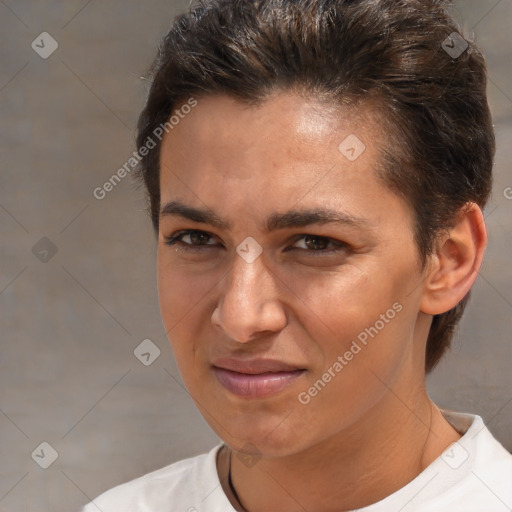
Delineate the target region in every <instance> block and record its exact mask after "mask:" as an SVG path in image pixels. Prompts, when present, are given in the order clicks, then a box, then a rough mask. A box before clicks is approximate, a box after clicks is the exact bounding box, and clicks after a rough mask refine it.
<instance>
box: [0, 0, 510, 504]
mask: <svg viewBox="0 0 512 512" xmlns="http://www.w3.org/2000/svg"><path fill="white" fill-rule="evenodd" d="M187 6H188V1H163V0H155V1H152V2H138V1H135V0H128V1H126V0H124V1H121V0H108V1H103V2H100V1H98V0H92V1H87V0H72V1H67V2H57V1H48V0H46V1H44V0H40V1H36V0H33V1H28V0H26V1H24V0H22V1H14V0H4V1H0V34H1V38H2V40H1V44H0V70H1V73H0V112H1V117H0V118H1V125H0V130H1V135H0V140H1V157H0V165H1V174H0V237H1V246H0V318H1V328H0V329H1V330H0V333H1V346H0V366H1V369H0V509H4V510H8V511H11V510H12V511H20V512H21V511H52V512H64V511H70V510H77V509H78V508H79V507H80V505H82V504H84V503H85V502H87V501H89V499H90V498H93V497H94V496H96V495H97V494H99V493H100V492H102V491H104V490H105V489H107V488H110V487H112V486H114V485H116V484H118V483H120V482H123V481H126V480H128V479H131V478H133V477H136V476H138V475H141V474H143V473H146V472H148V471H150V470H153V469H156V468H159V467H161V466H164V465H167V464H169V463H171V462H173V461H176V460H178V459H182V458H185V457H188V456H192V455H195V454H198V453H201V452H204V451H207V450H208V449H209V448H210V447H212V446H213V445H214V444H215V443H217V441H218V439H217V437H216V436H215V435H214V434H213V433H212V432H211V431H210V430H209V428H208V427H207V425H206V423H205V422H204V421H203V419H202V418H201V417H200V415H199V413H198V412H197V411H196V409H195V407H194V405H193V403H192V401H191V400H190V398H189V397H188V395H187V393H186V391H185V390H184V389H183V388H182V386H181V379H180V377H179V375H178V372H177V371H176V367H175V364H174V361H173V358H172V354H171V351H170V348H169V346H168V342H167V339H166V337H165V332H164V329H163V326H162V324H161V320H160V316H159V310H158V303H157V296H156V281H155V269H154V264H155V241H154V237H153V233H152V231H151V227H150V223H149V219H148V218H146V216H145V213H144V208H145V202H144V199H143V195H142V189H139V190H137V189H136V187H135V184H134V183H133V182H132V181H131V178H130V177H127V178H125V179H124V180H123V181H122V182H121V183H120V184H119V185H118V186H117V187H116V188H115V189H114V190H112V191H111V192H110V193H109V194H107V196H106V197H105V198H104V199H103V200H97V199H95V198H94V197H93V195H92V191H93V189H94V188H95V187H98V186H101V185H102V184H103V183H104V182H105V181H106V180H107V179H108V178H109V177H110V176H111V175H112V174H113V173H115V172H116V170H117V169H118V168H119V167H121V166H122V165H123V164H124V163H125V162H126V161H127V159H128V158H129V157H130V155H131V153H132V151H133V150H134V148H133V136H134V133H135V132H134V128H135V123H136V119H137V115H138V113H139V111H140V109H141V107H142V105H143V101H144V96H145V87H146V83H145V82H144V81H143V80H141V79H140V76H141V75H144V73H145V70H146V69H147V67H148V65H149V63H150V61H151V60H152V58H153V56H154V54H155V50H156V45H157V44H158V42H159V40H160V38H161V37H162V36H163V35H164V33H166V32H167V30H168V29H169V27H170V24H171V22H172V19H173V17H174V14H175V13H177V12H179V11H182V10H184V9H185V8H187ZM456 6H457V16H458V17H459V20H460V22H461V24H462V26H463V27H464V29H465V34H466V35H467V36H471V34H472V33H473V34H474V38H475V39H476V40H477V42H478V43H479V44H480V45H481V47H482V48H483V50H484V52H485V53H486V55H487V58H488V62H489V69H490V83H489V95H490V102H491V106H492V110H493V113H494V116H495V117H494V118H495V124H496V132H497V139H498V148H499V149H498V154H497V160H496V178H495V187H494V195H493V199H492V201H491V203H490V205H489V206H488V208H487V210H486V214H487V223H488V228H489V233H490V242H489V248H488V251H487V256H486V262H485V265H484V267H483V269H482V272H481V274H480V277H479V278H478V280H477V283H476V286H475V288H474V296H473V299H472V301H471V304H470V306H469V310H468V312H467V314H466V316H465V319H464V321H463V324H462V327H461V329H460V332H459V333H458V335H457V337H456V339H455V340H454V344H453V351H452V353H451V354H449V355H448V356H447V357H446V358H445V359H444V361H443V362H442V363H441V364H440V366H439V368H438V369H437V370H436V371H435V372H434V373H433V374H432V375H431V376H430V378H429V389H430V392H431V395H432V397H433V399H434V400H435V401H436V402H437V403H438V404H439V405H441V406H444V407H449V408H453V409H456V410H462V411H467V412H472V413H477V414H480V415H482V416H483V417H484V419H485V421H486V422H487V424H488V425H489V428H490V429H491V431H492V432H493V433H494V434H495V435H496V437H497V438H498V439H499V440H500V441H501V442H502V443H503V444H504V445H505V446H506V447H507V448H508V449H510V450H512V429H511V426H512V386H511V384H512V373H511V372H510V361H511V355H512V348H511V344H510V342H509V340H510V329H511V327H512V322H511V317H512V267H511V264H510V263H511V258H510V254H511V252H512V235H511V224H512V215H511V213H512V200H507V199H506V198H505V196H504V190H505V189H506V188H507V187H512V173H511V172H510V162H511V161H512V144H511V143H510V142H511V135H512V100H511V98H512V68H511V66H510V61H511V59H512V48H511V39H510V32H509V26H510V23H511V21H512V0H501V1H497V0H492V1H482V0H466V1H460V2H457V4H456ZM43 31H47V32H49V33H50V34H51V35H52V37H53V38H55V39H56V40H57V42H58V44H59V47H58V49H57V50H56V51H55V53H53V54H52V55H51V56H50V57H49V58H47V59H43V58H41V57H40V56H39V55H38V54H37V53H36V52H35V51H34V50H33V49H32V48H31V42H32V41H33V40H34V39H35V38H36V37H37V36H38V35H39V34H40V33H41V32H43ZM43 237H47V238H48V239H50V240H51V242H52V243H53V244H54V245H55V247H56V249H57V252H56V253H55V254H54V255H53V256H52V253H51V251H50V252H49V253H48V255H47V256H46V258H47V260H48V261H46V262H44V261H40V259H38V258H37V257H36V256H35V255H34V254H33V247H34V246H35V245H36V244H37V243H38V241H39V240H40V239H41V238H43ZM39 243H40V244H43V245H42V246H41V245H38V246H36V247H38V248H39V250H40V251H41V250H44V249H45V248H46V249H47V250H49V246H48V245H46V246H45V244H47V242H44V241H43V242H39ZM40 257H43V255H40ZM144 339H151V340H152V341H153V342H154V343H155V344H156V345H157V346H158V347H159V349H160V350H161V355H160V357H159V358H158V359H156V360H155V362H153V363H152V364H151V365H150V366H144V365H143V364H142V363H141V362H140V361H139V360H138V359H136V357H135V356H134V354H133V351H134V349H135V348H136V347H137V346H138V345H139V343H141V341H142V340H144ZM43 441H45V442H48V443H50V445H51V446H52V447H53V448H54V449H55V450H56V451H57V453H58V458H57V459H56V461H55V462H54V463H53V464H52V465H51V466H50V467H49V468H48V469H42V468H41V467H39V465H38V464H36V462H35V460H34V459H33V458H32V456H31V454H32V452H33V451H34V450H35V449H36V448H37V447H38V446H39V445H40V443H41V442H43ZM43 451H44V449H43ZM35 453H36V454H37V453H39V455H40V457H39V459H37V457H36V456H34V458H35V459H36V460H39V461H43V459H44V460H46V461H48V457H49V453H50V452H49V451H48V449H47V450H46V452H44V457H43V456H42V455H41V451H40V448H39V449H38V450H36V452H35Z"/></svg>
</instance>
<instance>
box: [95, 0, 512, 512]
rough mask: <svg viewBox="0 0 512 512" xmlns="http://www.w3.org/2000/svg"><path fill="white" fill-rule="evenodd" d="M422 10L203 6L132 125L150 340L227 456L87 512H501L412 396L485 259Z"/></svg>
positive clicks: (214, 1)
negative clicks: (161, 348) (159, 335)
mask: <svg viewBox="0 0 512 512" xmlns="http://www.w3.org/2000/svg"><path fill="white" fill-rule="evenodd" d="M485 90H486V71H485V64H484V59H483V57H482V55H481V53H480V51H479V50H478V48H477V47H476V46H475V45H474V44H472V43H469V42H467V41H465V40H464V39H463V37H462V36H461V35H460V34H459V33H458V32H457V29H456V27H455V25H454V23H453V21H452V20H451V18H450V17H449V15H448V14H447V12H446V5H445V2H442V1H440V0H426V1H425V0H422V1H420V0H409V1H405V0H402V1H397V0H381V1H379V2H377V1H373V0H359V1H357V0H356V1H349V0H300V1H291V0H254V1H250V0H246V1H243V0H238V1H233V0H211V1H203V2H200V3H199V4H198V5H197V6H196V7H195V8H193V9H191V10H190V11H189V12H188V13H186V14H183V15H181V16H180V17H178V18H177V19H176V20H175V23H174V26H173V27H172V29H171V31H170V32H169V34H168V35H167V36H166V38H165V39H164V41H163V44H162V46H161V48H160V51H159V55H158V57H157V59H156V61H155V64H154V68H153V83H152V86H151V90H150V93H149V97H148V100H147V104H146V107H145V109H144V111H143V112H142V114H141V117H140V120H139V131H138V137H137V145H138V152H139V154H140V155H141V157H142V163H141V167H140V177H141V178H142V180H143V182H144V184H145V186H146V189H147V192H148V197H149V202H150V213H151V218H152V222H153V226H154V228H155V232H156V234H157V236H158V261H157V269H158V289H159V300H160V307H161V313H162V318H163V322H164V325H165V328H166V331H167V334H168V337H169V340H170V342H171V345H172V347H173V350H174V354H175V357H176V361H177V364H178V367H179V369H180V373H181V375H182V377H183V381H184V383H185V385H186V387H187V389H188V391H189V393H190V395H191V397H192V399H193V400H194V401H195V403H196V405H197V407H198V408H199V410H200V412H201V413H202V415H203V416H204V418H205V420H206V421H207V422H208V423H209V425H210V426H211V428H212V429H213V430H214V431H215V432H216V433H217V435H218V436H219V437H220V438H221V439H222V440H223V443H221V444H219V445H218V446H216V447H214V448H213V449H212V450H211V451H210V452H209V453H208V454H204V455H200V456H198V457H193V458H190V459H187V460H184V461H180V462H178V463H175V464H172V465H170V466H168V467H166V468H163V469H161V470H158V471H156V472H153V473H150V474H148V475H146V476H143V477H141V478H139V479H136V480H134V481H132V482H129V483H126V484H123V485H121V486H119V487H116V488H114V489H112V490H110V491H108V492H106V493H105V494H103V495H102V496H100V497H99V498H97V499H96V500H95V501H94V503H91V504H90V505H88V506H87V507H86V509H85V510H86V511H87V512H89V511H92V510H97V508H99V509H100V510H102V511H103V512H110V511H112V512H113V511H119V512H127V511H130V512H134V511H138V510H140V511H159V512H162V511H164V510H168V511H181V510H183V511H187V510H188V511H190V512H192V511H198V512H203V511H207V512H213V511H219V512H227V511H231V512H232V511H250V512H268V511H285V512H295V511H304V510H308V511H315V512H333V511H349V510H356V509H357V510H364V511H372V512H376V511H382V512H384V511H385V512H390V511H398V510H400V511H436V512H440V511H441V512H442V511H446V512H448V511H449V512H455V511H486V512H489V511H509V510H510V509H511V508H512V485H511V483H512V455H510V454H509V453H508V452H507V451H506V450H505V449H504V448H503V447H502V446H501V445H500V444H499V443H498V441H496V440H495V439H494V438H493V436H492V434H491V433H490V432H489V430H488V429H487V427H486V426H485V425H484V423H483V421H482V419H481V418H480V417H479V416H475V415H471V414H462V413H455V412H450V411H442V410H440V409H439V408H438V407H437V406H436V405H435V404H433V403H432V401H431V400H430V399H429V397H428V395H427V392H426V388H425V376H426V374H427V373H428V372H429V371H431V370H432V368H433V367H434V366H435V365H436V364H437V363H438V361H439V360H440V358H441V357H442V355H443V353H444V352H445V350H446V349H447V348H448V347H449V344H450V339H451V336H452V333H453V330H454V328H455V327H456V326H457V324H458V322H459V320H460V318H461V315H462V313H463V310H464V306H465V304H466V302H467V299H468V297H469V292H470V289H471V286H472V285H473V283H474V282H475V279H476V277H477V275H478V270H479V268H480V266H481V263H482V258H483V253H484V249H485V246H486V241H487V235H486V229H485V223H484V219H483V214H482V210H483V208H484V206H485V204H486V201H487V199H488V196H489V193H490V190H491V181H492V175H491V171H492V163H493V156H494V134H493V130H492V121H491V116H490V113H489V108H488V105H487V99H486V93H485Z"/></svg>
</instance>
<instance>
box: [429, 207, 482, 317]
mask: <svg viewBox="0 0 512 512" xmlns="http://www.w3.org/2000/svg"><path fill="white" fill-rule="evenodd" d="M486 245H487V230H486V228H485V221H484V217H483V214H482V210H481V209H480V207H479V206H478V205H477V204H475V203H467V204H466V205H465V206H464V207H463V208H462V209H461V210H460V213H459V215H458V220H457V222H456V224H455V225H454V226H453V227H452V228H450V229H449V230H448V231H446V232H443V234H441V235H440V236H439V238H438V240H437V242H436V249H435V251H434V253H433V254H432V255H431V259H430V262H429V265H428V267H427V271H426V276H425V280H424V292H423V298H422V301H421V311H422V312H423V313H426V314H430V315H438V314H441V313H445V312H446V311H449V310H450V309H452V308H454V307H455V306H456V305H457V304H458V303H459V302H460V301H461V300H462V299H463V298H464V297H465V295H466V294H467V293H468V292H469V290H470V289H471V287H472V286H473V283H474V282H475V280H476V278H477V276H478V272H479V270H480V267H481V265H482V260H483V255H484V252H485V247H486Z"/></svg>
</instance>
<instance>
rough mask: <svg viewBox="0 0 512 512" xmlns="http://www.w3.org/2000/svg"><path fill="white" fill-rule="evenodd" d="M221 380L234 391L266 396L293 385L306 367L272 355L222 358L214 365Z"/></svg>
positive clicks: (252, 396)
mask: <svg viewBox="0 0 512 512" xmlns="http://www.w3.org/2000/svg"><path fill="white" fill-rule="evenodd" d="M212 369H213V373H214V374H215V376H216V378H217V380H218V381H219V383H220V384H221V385H222V386H223V387H224V388H225V389H227V390H228V391H229V392H231V393H233V394H234V395H237V396H240V397H244V398H264V397H267V396H270V395H273V394H276V393H278V392H280V391H282V390H284V389H285V388H287V387H288V386H290V385H291V384H292V383H293V382H294V381H295V380H296V379H297V378H298V377H300V376H301V375H303V374H304V373H305V371H306V370H305V369H304V368H299V367H297V366H294V365H290V364H288V363H285V362H283V361H277V360H270V359H251V360H242V359H234V358H230V359H222V360H218V361H216V362H215V364H214V365H213V366H212Z"/></svg>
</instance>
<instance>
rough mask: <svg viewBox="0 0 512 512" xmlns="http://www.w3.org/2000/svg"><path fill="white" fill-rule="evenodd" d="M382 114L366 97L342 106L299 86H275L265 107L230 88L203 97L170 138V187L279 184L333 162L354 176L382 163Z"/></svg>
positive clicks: (310, 176)
mask: <svg viewBox="0 0 512 512" xmlns="http://www.w3.org/2000/svg"><path fill="white" fill-rule="evenodd" d="M178 108H179V107H178ZM375 118H376V115H375V113H374V112H373V111H372V109H371V108H370V107H369V106H368V105H365V104H360V105H357V106H343V107H340V106H337V105H334V104H332V103H321V102H320V101H317V100H314V99H311V98H305V97H304V96H301V95H299V94H295V93H286V92H280V93H275V94H273V95H272V96H270V97H269V98H268V99H266V100H265V101H264V102H263V103H262V104H261V105H259V106H253V105H247V104H244V103H242V102H240V101H237V100H236V99H234V98H231V97H229V96H225V95H216V96H206V97H201V98H198V104H197V106H196V107H195V108H194V109H193V110H192V111H191V112H190V113H188V114H187V115H186V116H183V118H182V119H181V121H180V123H179V124H178V125H177V126H174V127H173V129H172V130H170V131H169V133H168V134H166V135H165V137H164V139H163V143H162V147H161V153H160V163H161V185H162V193H165V188H166V187H165V185H166V182H167V181H169V180H170V181H173V180H175V179H176V178H177V179H183V180H185V181H186V182H190V184H191V185H198V183H197V180H201V181H204V180H206V181H210V180H212V179H214V180H218V179H221V178H224V179H236V180H250V181H251V182H253V183H254V182H256V181H258V182H261V183H265V185H266V186H268V185H269V184H270V183H272V184H273V186H278V185H279V183H280V181H282V180H284V181H285V182H286V183H287V184H289V182H290V181H291V180H293V178H295V179H296V180H300V181H301V182H302V184H303V185H306V184H307V183H308V182H310V183H311V184H313V183H314V182H315V180H316V179H318V178H319V177H320V176H322V175H323V174H324V173H325V171H326V170H327V169H329V168H331V167H333V166H337V167H339V168H340V170H342V171H344V174H345V178H346V179H348V178H350V176H351V175H356V174H359V175H362V174H367V172H368V171H370V170H372V169H375V168H376V167H377V166H378V165H379V164H380V157H379V147H380V145H381V144H382V142H383V140H382V139H383V136H382V133H381V131H380V130H379V128H378V122H376V120H375ZM170 170H172V172H169V171H170ZM198 170H200V171H201V172H197V171H198ZM331 174H332V175H331V176H330V177H329V179H333V177H334V175H335V174H336V173H331ZM338 174H339V173H338ZM192 182H194V183H192Z"/></svg>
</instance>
